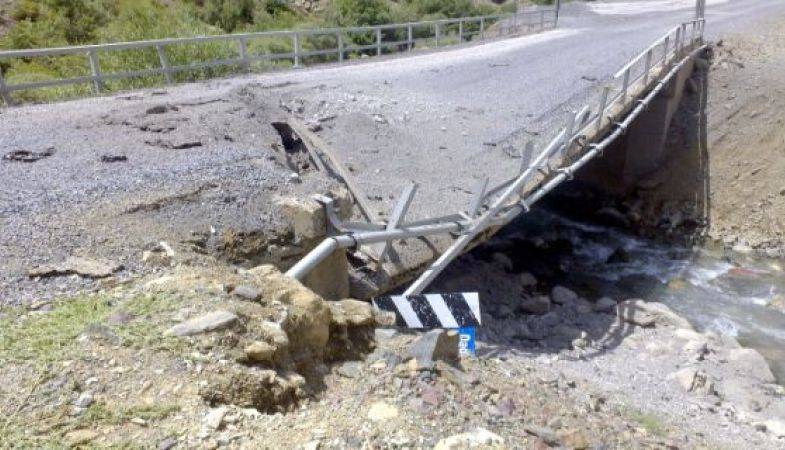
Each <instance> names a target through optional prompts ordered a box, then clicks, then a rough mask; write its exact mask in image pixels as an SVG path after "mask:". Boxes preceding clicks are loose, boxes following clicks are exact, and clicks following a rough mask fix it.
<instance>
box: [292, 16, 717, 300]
mask: <svg viewBox="0 0 785 450" xmlns="http://www.w3.org/2000/svg"><path fill="white" fill-rule="evenodd" d="M704 23H705V22H704V20H703V19H697V20H692V21H689V22H684V23H682V24H680V25H679V26H677V27H674V28H673V29H671V30H669V31H668V33H666V34H665V35H664V36H662V37H661V38H659V39H658V40H656V41H655V42H654V43H653V44H652V45H651V46H650V47H648V48H647V49H645V50H644V51H643V52H641V53H640V54H639V55H637V56H636V57H635V58H633V59H632V60H631V61H630V62H629V63H628V64H626V65H625V66H624V67H622V68H621V70H619V72H617V73H616V75H615V76H614V77H613V79H612V80H611V81H612V83H611V84H610V85H609V86H607V87H605V88H604V89H603V90H602V92H601V95H600V98H599V99H598V102H597V104H596V106H595V107H592V106H588V105H587V106H584V107H583V108H581V109H580V110H578V111H575V112H573V113H571V114H570V115H569V116H568V119H567V124H566V126H564V127H563V128H561V129H560V130H558V132H557V133H556V135H555V137H553V139H552V140H551V141H550V142H549V143H548V144H547V145H546V146H545V147H544V148H543V149H541V150H540V151H539V152H535V148H534V145H533V144H532V143H531V142H529V143H527V144H526V146H525V148H522V149H520V159H521V162H520V167H519V170H518V174H517V175H515V176H514V177H512V178H510V179H508V180H506V181H505V182H502V183H500V184H498V185H496V186H493V187H489V186H488V178H485V179H483V180H480V183H478V185H477V186H476V187H475V188H474V189H472V193H473V198H472V199H471V200H470V202H469V204H468V205H467V208H466V209H465V210H463V211H459V212H457V213H456V214H452V215H449V216H444V217H436V218H432V219H426V220H420V221H416V222H409V223H400V222H401V220H400V219H401V218H402V217H404V216H405V213H406V210H407V209H408V207H409V205H410V204H411V201H412V197H413V195H414V190H415V189H412V188H407V189H404V191H403V193H402V194H401V195H400V196H399V199H398V204H396V205H395V207H394V208H393V209H392V211H391V214H390V219H389V221H388V222H387V223H381V224H377V223H372V224H361V225H362V226H360V225H357V226H355V225H353V224H342V223H338V222H337V220H335V221H333V225H334V227H335V229H337V230H339V231H340V232H341V233H345V234H338V235H335V236H332V237H329V238H327V239H326V240H325V241H324V242H322V243H321V244H320V245H319V246H317V247H316V248H315V249H314V250H312V251H311V252H310V253H309V254H308V255H306V257H305V258H303V259H302V260H301V261H299V262H298V263H297V264H295V265H294V266H293V267H292V268H291V269H289V270H288V271H287V275H289V276H291V277H294V278H297V279H303V278H304V277H305V276H306V275H307V274H308V273H309V272H310V271H311V270H312V269H313V268H314V267H315V266H316V265H318V264H319V263H320V262H321V261H323V260H324V259H325V258H326V257H327V256H329V254H330V253H332V252H333V251H334V250H336V249H338V248H350V247H357V246H365V245H373V244H375V243H382V242H383V243H385V245H389V243H390V242H391V241H394V240H399V239H406V238H411V237H424V236H431V235H439V234H442V235H443V234H447V233H450V234H452V235H454V236H457V238H456V239H455V240H454V241H453V243H452V244H451V246H450V247H448V248H447V249H446V250H445V251H444V252H443V253H442V254H441V256H439V258H438V259H437V260H436V261H434V262H433V263H432V264H431V266H430V267H428V268H427V269H426V270H425V271H424V272H423V274H422V275H421V276H420V277H419V278H418V279H417V280H416V281H415V282H414V283H412V284H411V285H410V286H409V287H408V288H407V289H406V291H405V292H404V294H406V295H414V294H420V293H422V291H423V289H425V288H426V287H427V286H428V285H429V284H430V283H431V282H432V281H433V280H434V279H435V278H436V277H437V276H438V275H439V273H441V271H442V270H443V269H444V268H445V267H446V266H447V265H448V264H449V263H450V262H451V261H452V260H453V259H454V258H456V257H458V256H459V255H460V254H461V253H462V252H463V251H464V250H465V249H466V248H467V247H468V246H470V245H471V244H472V242H474V241H475V240H476V238H477V237H478V236H480V235H482V234H483V233H487V232H489V231H490V230H493V229H498V228H499V227H502V226H504V225H506V224H507V223H509V222H510V221H511V220H512V219H514V218H515V217H516V216H518V215H520V214H522V213H525V212H527V211H528V210H529V208H530V207H531V205H533V204H534V203H535V202H537V201H539V200H540V199H541V198H542V197H543V196H544V195H546V194H547V193H548V192H550V191H551V190H553V189H554V188H555V187H556V186H558V185H559V184H560V183H562V182H563V181H564V180H567V179H569V178H571V177H572V174H573V173H574V172H575V171H576V170H578V169H580V168H581V167H582V166H583V165H585V164H586V163H588V161H590V160H591V159H592V158H594V157H596V156H597V155H599V154H601V153H602V151H603V149H604V148H606V147H607V146H608V145H609V144H610V143H611V142H612V141H613V140H614V139H616V138H617V137H618V136H620V135H621V134H622V133H624V132H625V130H626V129H627V128H628V127H629V125H630V124H631V122H632V120H634V119H635V118H636V117H637V116H638V115H639V114H640V113H641V112H642V111H643V110H644V109H645V108H646V106H647V105H648V104H649V103H650V102H651V101H652V100H653V98H654V97H655V96H656V95H657V94H658V93H659V92H661V91H662V89H664V87H665V86H666V85H667V83H668V82H669V81H670V80H671V79H672V77H673V76H675V74H676V73H677V72H678V70H680V68H681V67H682V66H683V64H684V63H685V62H686V61H687V60H688V57H689V56H691V55H692V54H693V52H696V51H698V50H699V49H700V48H702V47H703V46H704V43H703V30H704ZM330 205H331V204H330V202H329V201H327V202H325V208H327V209H328V211H327V216H328V217H333V218H334V217H336V214H330V208H331V206H330ZM382 254H383V253H382ZM377 263H378V264H382V263H383V261H377Z"/></svg>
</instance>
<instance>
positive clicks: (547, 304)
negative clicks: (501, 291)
mask: <svg viewBox="0 0 785 450" xmlns="http://www.w3.org/2000/svg"><path fill="white" fill-rule="evenodd" d="M519 308H520V310H521V311H523V312H526V313H529V314H546V313H547V312H548V311H550V310H551V299H550V297H548V296H547V295H538V296H535V297H528V298H524V299H523V301H521V303H520V305H519Z"/></svg>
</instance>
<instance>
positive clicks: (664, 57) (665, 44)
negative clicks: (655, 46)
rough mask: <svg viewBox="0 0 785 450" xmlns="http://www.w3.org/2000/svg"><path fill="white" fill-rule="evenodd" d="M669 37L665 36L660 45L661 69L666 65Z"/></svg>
mask: <svg viewBox="0 0 785 450" xmlns="http://www.w3.org/2000/svg"><path fill="white" fill-rule="evenodd" d="M670 42H671V36H670V35H668V36H665V41H663V43H662V67H663V68H664V67H665V66H666V65H667V64H668V47H670Z"/></svg>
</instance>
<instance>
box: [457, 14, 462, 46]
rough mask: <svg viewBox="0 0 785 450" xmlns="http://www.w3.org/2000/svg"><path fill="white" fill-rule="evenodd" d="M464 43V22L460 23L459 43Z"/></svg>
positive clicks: (460, 21)
mask: <svg viewBox="0 0 785 450" xmlns="http://www.w3.org/2000/svg"><path fill="white" fill-rule="evenodd" d="M461 42H463V20H459V21H458V43H459V44H460V43H461Z"/></svg>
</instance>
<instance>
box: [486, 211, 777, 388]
mask: <svg viewBox="0 0 785 450" xmlns="http://www.w3.org/2000/svg"><path fill="white" fill-rule="evenodd" d="M499 238H500V239H502V240H512V241H514V242H517V244H516V248H522V249H523V252H522V253H524V255H525V256H524V257H523V258H522V259H524V260H525V261H527V262H526V263H525V268H526V269H527V270H529V271H530V272H532V273H533V274H534V275H536V276H538V278H543V279H546V280H548V281H550V282H554V283H561V284H564V285H566V286H570V287H572V288H574V289H576V290H578V291H580V292H582V293H583V294H584V295H586V296H587V297H590V298H596V297H599V296H601V295H607V296H610V297H613V298H616V299H627V298H634V297H635V298H643V299H646V300H650V301H660V302H663V303H665V304H667V305H668V306H669V307H670V308H671V309H673V310H674V311H676V312H678V313H679V314H681V315H682V316H684V317H686V318H687V319H688V320H689V321H690V322H692V324H693V325H694V326H695V327H696V329H698V330H701V331H714V332H716V333H720V334H725V335H730V336H733V337H735V338H736V339H737V340H738V341H739V342H740V343H741V344H742V345H744V346H747V347H751V348H754V349H756V350H758V351H759V352H760V353H761V354H763V356H764V357H766V359H767V360H768V361H769V364H770V366H771V368H772V371H773V372H774V373H775V375H776V376H777V378H778V380H779V381H780V382H781V383H782V382H784V381H785V313H783V310H785V272H783V269H782V266H781V265H780V264H781V262H777V261H771V260H770V261H765V260H755V259H751V258H749V257H744V256H738V255H736V256H731V255H723V254H722V252H714V251H710V250H706V249H688V248H684V247H678V246H672V245H666V244H661V243H655V242H652V241H650V240H646V239H643V238H639V237H636V236H632V235H630V234H627V233H625V232H622V231H620V230H617V229H613V228H608V227H604V226H598V225H593V224H586V223H580V222H576V221H572V220H570V219H567V218H565V217H563V216H560V215H557V214H555V213H553V212H550V211H546V210H543V209H538V210H534V211H532V212H531V213H530V214H527V215H526V216H525V220H521V221H519V223H518V224H517V226H513V227H510V228H509V231H507V232H505V233H504V234H503V235H501V236H499ZM522 244H523V245H522ZM516 259H517V258H516ZM777 299H779V300H777ZM772 301H775V303H776V302H780V309H777V308H775V307H772V306H768V305H769V303H770V302H772Z"/></svg>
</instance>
